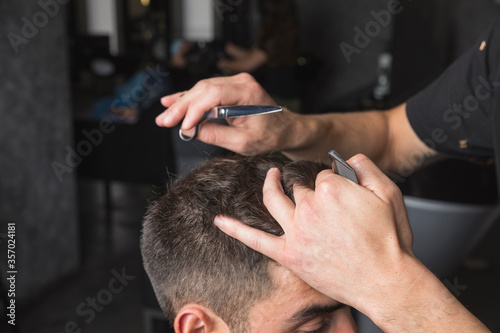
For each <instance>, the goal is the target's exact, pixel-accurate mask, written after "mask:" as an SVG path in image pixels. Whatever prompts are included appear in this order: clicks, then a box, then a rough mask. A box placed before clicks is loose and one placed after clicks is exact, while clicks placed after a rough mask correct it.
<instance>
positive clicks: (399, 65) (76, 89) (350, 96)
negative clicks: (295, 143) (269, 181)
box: [0, 0, 500, 333]
mask: <svg viewBox="0 0 500 333" xmlns="http://www.w3.org/2000/svg"><path fill="white" fill-rule="evenodd" d="M391 3H393V1H387V0H383V1H382V0H370V1H368V0H366V1H365V0H357V1H326V0H323V1H306V0H289V1H285V0H276V1H269V0H268V1H264V0H183V1H181V0H123V1H120V0H72V1H69V0H24V1H16V0H3V1H1V2H0V33H1V35H2V37H1V38H0V114H1V116H2V121H1V122H0V249H1V250H0V254H1V259H0V277H1V283H0V286H1V289H2V296H3V297H2V298H1V299H0V305H1V310H0V313H1V317H2V318H6V314H5V310H6V306H7V302H8V301H9V300H8V297H7V292H8V289H9V285H8V283H7V280H6V277H7V271H8V267H7V240H8V229H7V228H8V224H9V223H14V224H15V226H16V234H15V237H16V270H17V278H16V297H15V299H16V326H12V325H8V324H7V323H6V321H5V320H4V319H2V320H1V321H0V322H1V323H0V325H1V326H0V331H2V332H96V333H100V332H148V333H149V332H169V328H168V324H167V323H166V321H165V319H164V318H163V315H162V314H161V311H160V310H159V308H158V306H157V304H156V300H155V298H154V295H153V293H152V290H151V287H150V285H149V282H148V279H147V277H146V276H145V273H144V271H143V269H142V264H141V258H140V253H139V237H140V228H141V219H142V216H143V214H144V212H145V209H146V207H147V205H148V202H149V200H152V199H154V197H155V196H157V195H158V194H161V193H162V191H164V189H165V187H166V186H167V185H168V183H169V182H171V181H172V180H173V179H175V178H176V177H178V176H179V175H182V174H184V173H185V172H187V171H189V170H190V169H191V168H192V167H193V166H196V165H197V164H199V163H200V162H201V161H203V160H205V159H206V158H209V157H211V156H216V155H219V154H225V153H227V152H225V151H223V150H221V149H218V148H215V147H212V146H208V145H204V144H201V143H197V142H194V143H186V142H181V141H180V140H179V139H178V136H177V132H178V129H164V128H159V127H157V126H156V125H155V123H154V118H155V117H156V116H157V115H158V114H159V113H161V112H162V111H163V107H162V106H161V105H160V103H159V99H160V97H161V96H164V95H167V94H170V93H173V92H176V91H182V90H186V89H189V88H190V87H191V86H192V85H194V84H195V83H196V82H197V81H198V80H201V79H204V78H209V77H214V76H226V75H232V74H234V73H238V72H242V71H245V72H251V73H252V74H253V75H254V76H255V77H256V79H257V80H258V81H259V82H260V83H261V84H262V85H263V86H264V88H265V89H266V90H267V91H268V92H269V93H270V94H271V95H272V96H273V97H274V98H275V99H276V101H277V102H278V103H279V104H280V105H284V106H287V107H288V108H290V109H292V110H293V111H295V112H300V113H305V114H310V113H324V112H330V111H341V112H352V111H359V110H367V109H387V108H390V107H393V106H396V105H398V104H400V103H401V102H403V101H405V100H406V99H408V98H409V97H411V96H412V95H413V94H415V93H416V92H418V91H419V90H421V89H422V88H424V87H425V86H426V85H428V84H429V83H430V82H432V80H433V79H434V78H436V77H437V76H438V75H439V74H440V73H441V72H442V71H443V70H444V69H445V68H446V67H447V66H448V65H449V64H451V63H452V62H453V60H454V59H456V58H457V57H459V56H460V55H461V54H463V53H464V52H465V51H466V50H467V49H468V48H470V47H471V46H472V45H473V44H474V42H475V41H476V39H477V38H479V36H480V34H481V32H483V31H484V30H486V29H487V28H488V27H489V26H490V25H491V24H492V23H493V22H494V21H495V20H496V19H497V18H498V17H499V14H500V5H499V1H493V0H454V1H451V0H441V1H431V0H419V1H401V4H400V6H399V7H398V8H399V10H398V13H396V14H390V13H389V12H388V8H390V6H391ZM383 13H389V15H384V14H383ZM263 53H264V54H265V55H266V56H267V57H264V58H265V59H267V60H264V61H263V60H262V59H263V57H262V54H263ZM291 135H293V134H291ZM494 177H495V176H494V170H493V168H492V167H486V166H478V165H473V164H470V163H467V162H463V161H455V160H448V161H444V162H441V163H437V164H435V165H432V166H431V167H429V168H426V169H425V170H421V171H418V172H416V173H414V174H413V175H411V176H407V177H395V181H396V183H397V184H398V185H399V186H400V188H401V189H402V191H403V193H404V194H405V195H406V197H407V204H408V205H409V207H410V206H411V207H414V208H409V209H410V210H411V209H414V210H412V211H411V212H410V219H411V220H412V225H413V227H414V228H417V229H418V226H424V225H426V227H425V228H423V229H422V230H418V231H416V235H415V237H416V239H415V242H416V245H415V246H416V247H417V248H418V250H417V249H416V253H417V255H420V256H421V258H422V260H423V261H424V263H426V264H427V265H428V266H429V267H430V268H431V269H432V270H433V271H434V272H435V273H436V274H437V275H438V277H439V278H440V279H441V280H442V281H443V282H444V283H445V285H447V287H449V289H450V290H451V291H452V292H453V293H454V294H455V296H456V297H457V298H458V299H459V300H460V301H462V303H463V304H464V305H465V306H466V307H468V308H469V309H470V310H471V311H472V312H473V313H474V314H475V315H476V316H478V317H479V318H480V319H481V320H483V322H484V323H485V324H486V325H487V326H488V327H489V328H490V329H491V330H493V331H500V319H499V316H498V313H500V304H499V303H500V301H499V300H500V285H499V281H500V248H499V246H498V242H499V240H500V227H499V226H498V224H494V223H493V222H492V221H488V220H487V214H488V211H489V209H490V207H491V205H492V204H494V203H495V202H497V199H498V195H497V192H496V188H495V184H496V183H495V178H494ZM412 205H413V206H412ZM422 207H423V208H422ZM422 211H424V213H422ZM436 211H437V212H443V211H446V213H444V215H439V214H440V213H436ZM429 212H430V213H429ZM428 213H429V214H430V215H426V214H428ZM453 214H455V215H453ZM467 214H471V215H467ZM452 216H454V217H452ZM460 216H462V217H463V216H470V218H469V219H468V220H467V221H466V222H464V225H463V226H462V224H459V222H457V221H458V220H459V217H460ZM436 219H437V220H436ZM420 221H422V222H420ZM360 320H361V321H363V319H360ZM361 325H362V326H361V332H371V331H376V330H374V328H373V327H370V325H369V324H361ZM363 325H365V326H363Z"/></svg>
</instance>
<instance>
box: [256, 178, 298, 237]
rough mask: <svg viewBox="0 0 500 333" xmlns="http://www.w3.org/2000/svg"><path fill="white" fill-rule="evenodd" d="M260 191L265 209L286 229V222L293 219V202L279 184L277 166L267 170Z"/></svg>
mask: <svg viewBox="0 0 500 333" xmlns="http://www.w3.org/2000/svg"><path fill="white" fill-rule="evenodd" d="M262 192H263V196H264V205H265V206H266V208H267V210H268V211H269V213H270V214H271V216H272V217H274V219H275V220H276V221H277V222H278V223H279V224H280V225H281V227H282V228H283V230H286V226H287V224H288V223H289V222H291V221H292V220H293V216H294V214H295V204H294V203H293V202H292V200H290V198H289V197H287V196H286V195H285V192H284V191H283V187H282V185H281V172H280V171H279V170H278V169H277V168H272V169H270V170H269V171H268V172H267V176H266V180H265V181H264V187H263V188H262ZM285 232H286V231H285Z"/></svg>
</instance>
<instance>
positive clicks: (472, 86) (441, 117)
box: [406, 21, 500, 160]
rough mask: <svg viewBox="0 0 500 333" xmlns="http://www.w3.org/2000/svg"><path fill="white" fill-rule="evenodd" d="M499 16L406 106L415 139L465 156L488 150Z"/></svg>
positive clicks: (488, 154) (491, 140) (496, 78)
mask: <svg viewBox="0 0 500 333" xmlns="http://www.w3.org/2000/svg"><path fill="white" fill-rule="evenodd" d="M499 56H500V21H497V22H496V23H495V24H494V25H493V26H492V27H491V29H490V30H489V31H487V32H486V33H485V34H484V35H483V36H482V38H481V39H480V40H479V41H478V42H477V43H476V44H475V45H474V47H473V48H472V49H471V50H469V51H468V52H467V53H466V54H464V55H463V56H462V57H461V58H459V59H458V60H457V61H456V62H455V63H453V64H452V65H451V66H450V67H449V68H448V69H447V70H446V71H445V72H444V73H443V74H442V75H441V76H440V77H439V78H438V79H437V80H436V81H434V82H433V83H432V84H431V85H430V86H428V87H427V88H426V89H424V90H423V91H421V92H420V93H418V94H417V95H416V96H414V97H412V98H411V99H410V100H409V101H408V103H407V106H406V112H407V116H408V119H409V121H410V124H411V126H412V128H413V129H414V131H415V132H416V133H417V135H418V136H419V137H420V139H421V140H422V141H423V142H425V143H426V144H427V145H428V146H429V147H431V148H432V149H435V150H436V151H438V152H441V153H444V154H449V155H453V156H459V157H465V158H470V159H476V158H477V159H479V160H482V159H485V158H490V157H492V156H493V155H494V131H493V113H494V111H495V110H494V109H495V107H494V106H495V105H500V104H499V103H498V101H495V99H498V98H499V96H498V95H499V94H498V93H497V94H495V90H498V87H500V80H499V77H500V76H498V70H499V67H498V66H499V60H500V58H499Z"/></svg>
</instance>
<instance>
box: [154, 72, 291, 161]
mask: <svg viewBox="0 0 500 333" xmlns="http://www.w3.org/2000/svg"><path fill="white" fill-rule="evenodd" d="M162 104H163V105H164V106H165V107H167V108H168V109H167V110H166V111H165V112H163V113H162V114H161V115H159V116H158V118H157V119H156V123H157V124H158V125H159V126H165V127H173V126H176V125H177V124H179V123H181V122H182V125H181V128H182V131H183V133H184V134H185V135H187V136H190V135H191V134H192V133H193V131H194V126H196V124H197V123H198V121H199V120H200V119H201V117H202V116H203V114H204V113H205V112H207V111H209V110H210V109H211V108H213V107H216V106H221V105H276V102H275V101H274V100H273V99H272V98H271V97H270V96H269V95H268V94H267V93H266V91H265V90H264V89H263V88H262V87H261V86H260V85H259V84H258V83H257V82H256V81H255V79H254V78H253V77H252V76H251V75H250V74H246V73H242V74H238V75H235V76H232V77H223V78H212V79H207V80H203V81H200V82H198V83H197V84H196V85H195V86H194V87H193V88H192V89H191V90H189V91H186V92H183V93H177V94H174V95H170V96H166V97H164V98H162ZM295 118H296V115H295V114H293V113H292V112H290V111H288V110H283V112H279V113H276V114H269V115H261V116H252V117H241V118H235V119H228V122H229V124H230V126H225V125H221V124H216V123H211V122H204V123H202V124H201V125H200V128H199V132H198V136H197V138H198V139H199V140H201V141H203V142H205V143H208V144H213V145H217V146H220V147H223V148H226V149H229V150H232V151H234V152H237V153H240V154H243V155H255V154H263V153H269V152H272V151H277V150H281V149H283V148H284V146H285V140H290V138H289V137H290V133H289V132H290V126H292V120H293V119H295Z"/></svg>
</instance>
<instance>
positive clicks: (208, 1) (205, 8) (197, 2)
mask: <svg viewBox="0 0 500 333" xmlns="http://www.w3.org/2000/svg"><path fill="white" fill-rule="evenodd" d="M214 12H215V9H214V4H213V1H212V0H183V1H182V31H183V33H182V34H183V38H184V39H186V40H191V41H207V42H210V41H213V40H214V38H215V21H214Z"/></svg>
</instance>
